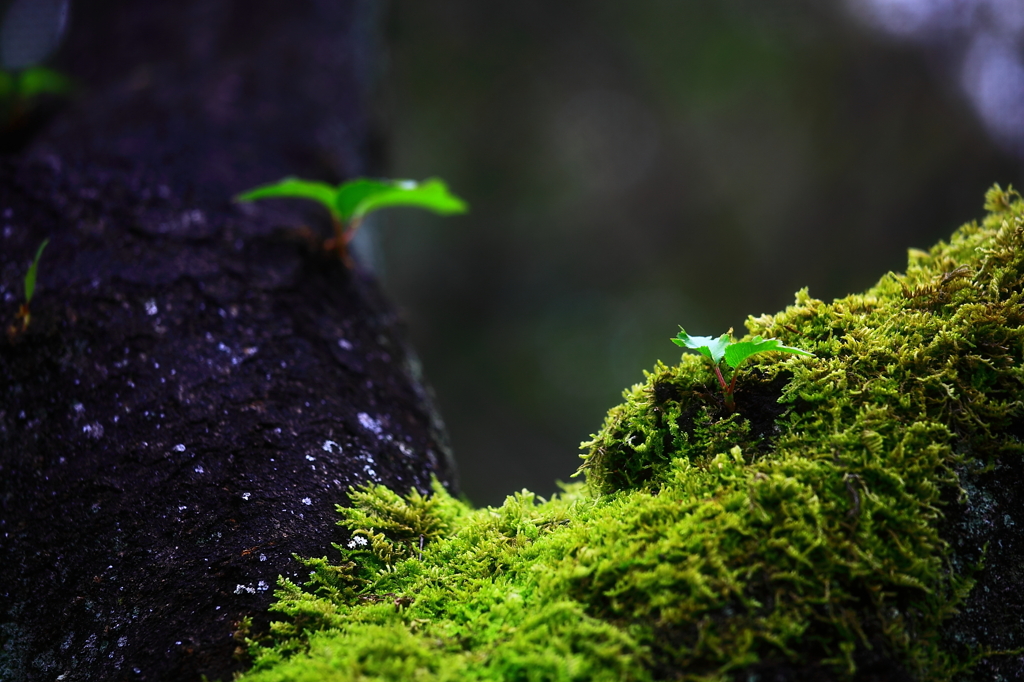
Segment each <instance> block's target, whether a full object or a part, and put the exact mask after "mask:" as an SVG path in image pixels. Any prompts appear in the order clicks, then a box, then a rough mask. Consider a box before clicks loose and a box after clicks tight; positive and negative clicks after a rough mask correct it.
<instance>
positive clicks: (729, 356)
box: [672, 327, 814, 412]
mask: <svg viewBox="0 0 1024 682" xmlns="http://www.w3.org/2000/svg"><path fill="white" fill-rule="evenodd" d="M672 343H674V344H676V345H677V346H682V347H683V348H691V349H693V350H695V351H697V352H698V353H700V354H701V355H703V356H704V357H706V358H707V359H708V360H710V361H711V367H712V369H714V370H715V376H716V377H717V378H718V383H719V384H720V385H721V386H722V394H723V395H724V396H725V406H726V407H727V408H729V411H730V412H732V411H733V410H734V409H736V401H735V398H734V393H735V390H736V377H737V373H736V368H737V367H739V366H740V363H741V362H743V361H744V360H746V359H747V358H750V357H753V356H754V355H758V354H759V353H767V352H769V351H774V352H776V353H792V354H793V355H808V356H811V357H814V353H810V352H808V351H805V350H801V349H800V348H793V347H791V346H783V345H782V343H780V342H779V340H778V339H762V338H761V337H760V336H755V337H754V338H752V339H751V340H750V341H733V340H732V335H731V334H729V333H726V334H722V335H721V336H719V337H718V338H717V339H716V338H714V337H712V336H690V335H689V334H687V333H686V330H685V329H683V328H682V327H680V328H679V333H678V334H676V336H675V338H673V339H672ZM722 360H725V363H726V364H727V365H729V367H730V369H732V378H731V379H730V380H729V382H728V383H726V381H725V376H723V375H722Z"/></svg>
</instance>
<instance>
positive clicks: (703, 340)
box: [672, 327, 731, 365]
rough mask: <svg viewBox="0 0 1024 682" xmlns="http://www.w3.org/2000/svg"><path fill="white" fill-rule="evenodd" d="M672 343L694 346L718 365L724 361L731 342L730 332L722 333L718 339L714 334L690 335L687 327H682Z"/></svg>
mask: <svg viewBox="0 0 1024 682" xmlns="http://www.w3.org/2000/svg"><path fill="white" fill-rule="evenodd" d="M672 343H674V344H676V345H677V346H683V347H684V348H692V349H693V350H695V351H697V352H699V353H700V354H701V355H703V356H704V357H706V358H709V359H710V360H711V361H712V362H714V363H715V364H716V365H717V364H718V363H719V362H721V361H722V357H723V356H724V355H725V353H726V348H727V347H728V346H729V344H730V343H731V342H730V340H729V335H728V334H722V335H721V336H719V337H718V338H717V339H716V338H714V337H712V336H690V335H689V334H687V333H686V330H685V329H683V328H682V327H680V328H679V333H678V334H676V336H675V338H674V339H672Z"/></svg>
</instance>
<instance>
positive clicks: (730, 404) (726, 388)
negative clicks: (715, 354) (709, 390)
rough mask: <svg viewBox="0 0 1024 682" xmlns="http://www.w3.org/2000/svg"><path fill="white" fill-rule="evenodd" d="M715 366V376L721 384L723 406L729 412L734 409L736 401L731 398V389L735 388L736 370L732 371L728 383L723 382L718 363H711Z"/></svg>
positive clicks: (723, 378)
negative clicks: (723, 399)
mask: <svg viewBox="0 0 1024 682" xmlns="http://www.w3.org/2000/svg"><path fill="white" fill-rule="evenodd" d="M713 367H714V368H715V376H716V377H718V383H719V384H721V385H722V394H723V395H724V396H725V406H726V407H727V408H728V409H729V411H730V412H733V411H735V409H736V401H735V400H734V399H733V395H732V393H733V389H735V388H736V372H735V371H733V374H732V380H731V381H729V383H728V384H727V383H725V377H724V376H722V370H721V369H719V367H718V365H717V364H715V365H713Z"/></svg>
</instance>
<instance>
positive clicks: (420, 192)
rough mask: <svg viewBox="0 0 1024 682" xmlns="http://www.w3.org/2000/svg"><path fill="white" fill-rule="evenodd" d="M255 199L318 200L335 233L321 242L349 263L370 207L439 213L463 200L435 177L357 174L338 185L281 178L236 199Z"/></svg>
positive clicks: (456, 208)
mask: <svg viewBox="0 0 1024 682" xmlns="http://www.w3.org/2000/svg"><path fill="white" fill-rule="evenodd" d="M256 199H310V200H312V201H317V202H320V203H321V204H322V205H323V206H325V207H326V208H327V210H328V212H330V214H331V221H332V222H333V224H334V237H333V238H332V239H329V240H327V242H325V243H324V247H325V248H326V249H328V250H334V251H337V253H338V256H339V257H340V258H341V260H342V261H343V262H344V263H345V264H346V265H348V266H349V267H351V265H352V261H351V259H350V258H349V255H348V244H349V242H351V241H352V238H353V237H354V236H355V233H356V230H358V229H359V225H360V224H362V222H363V218H365V217H366V216H367V215H369V214H370V213H372V212H373V211H377V210H380V209H382V208H391V207H393V206H413V207H415V208H422V209H425V210H428V211H433V212H434V213H438V214H440V215H452V214H455V213H465V212H466V208H467V207H466V203H465V202H464V201H463V200H462V199H460V198H458V197H457V196H455V195H454V194H451V193H450V192H449V191H448V187H447V186H446V185H445V184H444V182H442V181H441V180H439V179H437V178H431V179H429V180H424V181H423V182H414V181H412V180H372V179H369V178H356V179H355V180H349V181H348V182H344V183H342V184H340V185H337V186H334V185H329V184H327V183H325V182H316V181H312V180H301V179H299V178H293V177H289V178H284V179H283V180H280V181H278V182H274V183H271V184H269V185H262V186H260V187H256V188H254V189H251V190H248V191H246V192H242V193H241V194H239V195H238V196H236V197H235V201H254V200H256Z"/></svg>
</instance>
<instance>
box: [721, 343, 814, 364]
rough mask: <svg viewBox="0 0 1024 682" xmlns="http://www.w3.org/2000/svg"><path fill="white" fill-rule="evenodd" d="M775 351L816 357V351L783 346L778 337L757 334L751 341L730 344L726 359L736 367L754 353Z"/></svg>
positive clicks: (726, 350) (726, 351)
mask: <svg viewBox="0 0 1024 682" xmlns="http://www.w3.org/2000/svg"><path fill="white" fill-rule="evenodd" d="M769 351H773V352H776V353H792V354H794V355H809V356H811V357H814V353H809V352H808V351H805V350H801V349H799V348H792V347H790V346H783V345H782V344H781V343H780V342H779V340H778V339H762V338H761V337H760V336H755V337H754V338H753V339H751V340H750V341H739V342H737V343H731V344H729V347H728V348H726V349H725V361H726V362H727V363H728V364H729V366H730V367H732V368H733V369H736V367H737V366H739V364H740V363H741V362H743V361H744V360H746V359H747V358H749V357H750V356H752V355H757V354H758V353H767V352H769Z"/></svg>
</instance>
